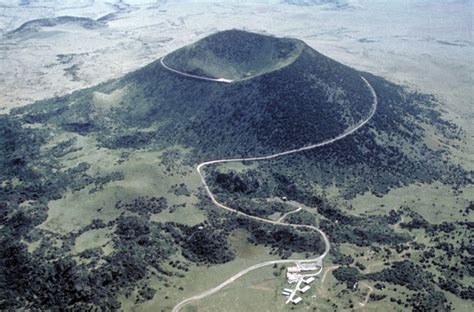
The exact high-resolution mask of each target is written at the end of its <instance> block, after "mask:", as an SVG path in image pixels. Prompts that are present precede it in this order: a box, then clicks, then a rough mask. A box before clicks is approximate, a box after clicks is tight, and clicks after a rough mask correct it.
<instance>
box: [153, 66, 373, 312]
mask: <svg viewBox="0 0 474 312" xmlns="http://www.w3.org/2000/svg"><path fill="white" fill-rule="evenodd" d="M161 64H162V65H163V67H164V68H166V69H168V70H170V71H171V72H174V73H176V74H179V75H182V76H185V77H189V78H195V79H200V80H206V81H211V82H226V83H230V82H232V81H231V80H227V79H223V78H219V79H214V78H208V77H201V76H196V75H191V74H187V73H183V72H180V71H177V70H175V69H172V68H170V67H168V66H167V65H166V64H165V62H164V60H163V58H161ZM361 79H362V80H363V81H364V82H365V84H366V85H367V87H368V89H369V90H370V93H371V95H372V97H373V102H372V107H371V111H370V113H369V115H368V116H367V118H366V119H364V120H362V121H361V122H360V123H359V124H357V125H355V126H353V127H351V128H349V129H347V130H346V131H344V132H343V133H342V134H340V135H338V136H337V137H334V138H332V139H328V140H325V141H323V142H320V143H316V144H310V145H307V146H304V147H301V148H297V149H292V150H289V151H284V152H280V153H276V154H271V155H267V156H258V157H247V158H231V159H217V160H210V161H205V162H202V163H200V164H199V165H198V166H197V168H196V169H197V172H198V174H199V176H200V178H201V182H202V184H203V186H204V189H205V190H206V193H207V195H208V196H209V198H210V199H211V201H212V203H213V204H214V205H216V206H217V207H219V208H222V209H225V210H227V211H229V212H231V213H234V214H237V215H240V216H243V217H246V218H249V219H253V220H256V221H260V222H265V223H269V224H274V225H279V226H288V227H292V228H296V229H309V230H314V231H317V232H318V233H319V234H320V235H321V236H322V237H323V240H324V242H325V246H326V247H325V250H324V252H323V253H322V254H321V255H320V256H318V257H317V258H314V259H300V260H298V259H284V260H271V261H265V262H261V263H257V264H255V265H253V266H250V267H248V268H247V269H244V270H242V271H240V272H238V273H237V274H235V275H234V276H232V277H230V278H228V279H227V280H225V281H224V282H222V283H221V284H219V285H217V286H216V287H214V288H211V289H209V290H206V291H204V292H202V293H201V294H198V295H195V296H192V297H190V298H187V299H185V300H182V301H181V302H179V303H178V304H176V305H175V307H174V308H173V310H172V311H173V312H178V311H179V310H180V309H181V308H182V307H183V306H185V305H186V304H188V303H189V302H192V301H195V300H199V299H203V298H205V297H207V296H210V295H212V294H214V293H216V292H218V291H219V290H221V289H222V288H224V287H225V286H227V285H229V284H231V283H232V282H234V281H235V280H236V279H238V278H240V277H241V276H243V275H245V274H247V273H249V272H251V271H253V270H256V269H259V268H262V267H265V266H269V265H274V264H283V263H296V262H298V263H308V262H319V263H321V265H322V261H323V259H324V258H325V257H326V256H327V255H328V253H329V250H330V248H331V247H330V242H329V239H328V238H327V236H326V234H325V233H324V232H323V231H322V230H320V229H318V228H316V227H314V226H311V225H304V224H292V223H285V222H279V221H273V220H269V219H265V218H261V217H257V216H252V215H248V214H246V213H244V212H242V211H239V210H236V209H234V208H231V207H229V206H226V205H224V204H221V203H220V202H218V201H217V199H216V197H215V196H214V194H213V193H212V191H211V190H210V188H209V186H208V184H207V182H206V178H205V173H204V172H203V170H202V169H203V168H204V167H206V166H209V165H214V164H220V163H228V162H243V161H259V160H268V159H273V158H277V157H280V156H284V155H289V154H294V153H299V152H302V151H306V150H311V149H314V148H318V147H322V146H325V145H328V144H331V143H334V142H336V141H338V140H341V139H343V138H345V137H347V136H349V135H351V134H353V133H354V132H356V131H357V130H359V129H360V128H361V127H363V126H364V125H365V124H367V123H368V122H369V121H370V120H371V119H372V117H373V116H374V114H375V112H376V110H377V105H378V99H377V94H376V93H375V90H374V88H373V87H372V85H371V84H370V83H369V82H368V81H367V80H366V79H365V78H364V77H362V76H361ZM320 272H321V271H319V272H318V273H316V274H308V275H305V276H312V275H313V276H314V275H317V274H319V273H320Z"/></svg>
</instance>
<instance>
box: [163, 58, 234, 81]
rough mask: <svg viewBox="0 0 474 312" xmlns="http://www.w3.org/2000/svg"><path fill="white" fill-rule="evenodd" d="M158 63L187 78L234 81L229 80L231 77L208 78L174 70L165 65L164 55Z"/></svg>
mask: <svg viewBox="0 0 474 312" xmlns="http://www.w3.org/2000/svg"><path fill="white" fill-rule="evenodd" d="M160 63H161V65H162V66H163V67H164V68H166V69H167V70H169V71H171V72H173V73H175V74H178V75H181V76H185V77H189V78H194V79H199V80H206V81H212V82H223V83H232V82H234V80H231V79H225V78H209V77H203V76H197V75H192V74H188V73H183V72H181V71H179V70H176V69H174V68H171V67H169V66H168V65H166V63H165V57H164V56H163V57H162V58H161V59H160Z"/></svg>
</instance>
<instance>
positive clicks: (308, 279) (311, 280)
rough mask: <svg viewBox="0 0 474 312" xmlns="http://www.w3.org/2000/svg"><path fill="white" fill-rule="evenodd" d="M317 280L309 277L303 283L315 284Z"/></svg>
mask: <svg viewBox="0 0 474 312" xmlns="http://www.w3.org/2000/svg"><path fill="white" fill-rule="evenodd" d="M315 279H316V278H315V277H314V276H310V277H308V278H307V279H304V280H303V282H304V283H305V284H310V283H312V282H314V280H315Z"/></svg>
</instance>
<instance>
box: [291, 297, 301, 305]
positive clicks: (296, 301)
mask: <svg viewBox="0 0 474 312" xmlns="http://www.w3.org/2000/svg"><path fill="white" fill-rule="evenodd" d="M301 300H303V298H301V297H297V298H295V299H293V300H292V301H291V302H293V303H294V304H298V303H300V302H301Z"/></svg>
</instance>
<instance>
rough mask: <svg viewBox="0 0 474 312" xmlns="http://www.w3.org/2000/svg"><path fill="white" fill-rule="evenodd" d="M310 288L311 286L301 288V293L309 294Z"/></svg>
mask: <svg viewBox="0 0 474 312" xmlns="http://www.w3.org/2000/svg"><path fill="white" fill-rule="evenodd" d="M310 288H311V286H309V285H306V286H305V287H303V288H301V289H300V291H301V292H302V293H305V292H307V291H308V290H309V289H310Z"/></svg>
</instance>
